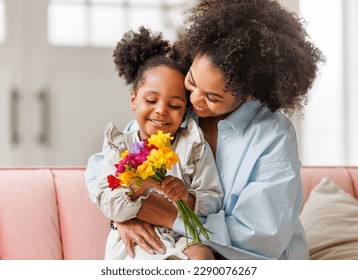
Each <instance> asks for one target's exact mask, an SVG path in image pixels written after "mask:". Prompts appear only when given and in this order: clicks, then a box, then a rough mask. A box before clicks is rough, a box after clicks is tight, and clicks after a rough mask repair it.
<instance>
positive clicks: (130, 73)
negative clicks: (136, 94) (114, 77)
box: [113, 26, 171, 84]
mask: <svg viewBox="0 0 358 280" xmlns="http://www.w3.org/2000/svg"><path fill="white" fill-rule="evenodd" d="M170 50H171V46H170V43H169V41H167V40H164V39H163V37H162V33H154V32H152V31H151V30H150V29H147V28H145V27H144V26H141V27H140V28H139V32H134V31H133V30H131V31H128V32H126V33H125V34H124V36H123V38H122V39H121V40H120V41H119V42H118V43H117V46H116V48H115V49H114V52H113V57H114V63H115V65H116V69H117V72H118V75H119V76H120V77H123V78H124V79H125V81H126V83H127V84H131V83H133V82H134V81H135V79H136V76H137V74H138V72H139V69H140V68H141V67H142V66H143V65H145V63H146V62H147V61H148V60H149V59H151V58H153V57H156V56H166V55H167V54H168V52H169V51H170Z"/></svg>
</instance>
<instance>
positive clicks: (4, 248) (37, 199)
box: [0, 169, 62, 260]
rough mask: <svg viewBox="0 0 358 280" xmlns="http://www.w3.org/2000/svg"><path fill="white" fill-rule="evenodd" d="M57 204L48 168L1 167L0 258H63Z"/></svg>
mask: <svg viewBox="0 0 358 280" xmlns="http://www.w3.org/2000/svg"><path fill="white" fill-rule="evenodd" d="M20 170H21V172H19V171H20ZM56 204H57V203H56V192H55V187H54V183H53V179H52V174H51V172H50V171H49V170H41V169H38V170H27V169H9V170H7V169H1V170H0V209H1V211H0V259H13V260H16V259H17V260H19V259H20V260H27V259H37V260H45V259H52V260H57V259H62V246H61V239H60V231H59V221H58V212H57V205H56Z"/></svg>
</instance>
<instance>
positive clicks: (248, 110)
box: [219, 100, 262, 134]
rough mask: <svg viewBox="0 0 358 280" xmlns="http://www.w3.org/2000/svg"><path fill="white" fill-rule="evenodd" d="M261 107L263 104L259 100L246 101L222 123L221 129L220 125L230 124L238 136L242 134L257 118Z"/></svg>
mask: <svg viewBox="0 0 358 280" xmlns="http://www.w3.org/2000/svg"><path fill="white" fill-rule="evenodd" d="M261 107H262V104H261V103H260V101H259V100H251V101H246V102H245V103H243V104H242V105H241V106H240V107H239V108H237V109H236V110H235V111H233V112H232V113H231V114H230V115H229V116H227V117H226V118H225V120H223V121H220V122H219V128H220V123H228V124H229V125H230V126H231V127H232V128H233V129H234V130H235V132H236V133H237V134H240V133H241V132H243V131H244V130H245V129H246V127H247V126H248V125H249V124H250V123H251V121H252V120H253V119H254V118H255V116H256V114H257V113H258V112H259V110H260V109H261Z"/></svg>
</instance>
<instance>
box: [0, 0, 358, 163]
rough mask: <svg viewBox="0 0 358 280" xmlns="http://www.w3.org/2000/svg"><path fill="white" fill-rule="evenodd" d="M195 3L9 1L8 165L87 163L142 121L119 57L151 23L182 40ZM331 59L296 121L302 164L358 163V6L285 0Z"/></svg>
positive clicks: (3, 23) (2, 140) (0, 71)
mask: <svg viewBox="0 0 358 280" xmlns="http://www.w3.org/2000/svg"><path fill="white" fill-rule="evenodd" d="M195 2H196V1H195V0H150V1H147V0H0V165H1V166H15V165H16V166H26V165H37V166H41V165H54V166H59V165H71V166H76V165H86V163H87V159H88V157H89V156H90V155H91V154H92V153H94V152H97V151H100V150H101V146H102V142H103V130H104V127H105V126H106V124H107V123H108V122H110V121H112V122H113V123H115V124H116V125H117V127H118V128H120V129H122V128H124V126H125V125H126V124H127V123H128V121H130V120H131V119H132V118H133V115H132V113H131V111H130V110H129V97H130V90H129V88H128V87H127V86H125V85H124V83H123V82H122V81H121V79H120V78H119V77H118V76H117V73H116V71H115V68H114V64H113V58H112V52H113V49H114V47H115V45H116V43H117V42H118V41H119V40H120V38H121V37H122V35H123V33H124V32H125V31H127V30H129V29H137V28H138V27H139V26H140V25H145V26H147V27H150V28H152V29H153V30H156V31H161V32H163V34H164V37H165V38H167V39H169V40H175V38H176V36H177V32H176V31H177V29H178V28H179V27H180V26H181V24H182V22H183V19H184V14H183V11H184V10H185V9H186V8H188V7H190V6H191V5H192V4H194V3H195ZM279 2H281V3H282V5H283V6H285V7H286V8H288V9H289V10H291V11H292V12H295V13H297V14H298V15H299V16H300V17H302V18H304V19H305V22H306V24H307V30H308V32H309V34H310V35H311V38H312V40H313V41H314V42H315V43H316V44H317V46H319V47H320V48H321V50H322V51H323V53H324V55H325V56H326V60H327V61H326V63H325V64H324V65H320V72H319V76H318V79H317V80H316V82H315V85H314V87H313V88H312V90H311V92H310V99H309V103H308V105H307V106H306V108H305V110H304V111H303V112H302V113H301V114H300V115H297V116H292V117H291V119H292V121H293V123H294V125H295V127H296V131H297V135H298V139H299V152H300V157H301V161H302V164H303V165H323V166H327V165H358V145H357V143H358V111H357V107H358V96H357V93H358V90H357V89H358V55H357V50H358V28H357V27H358V23H357V21H358V1H356V0H329V1H325V0H279Z"/></svg>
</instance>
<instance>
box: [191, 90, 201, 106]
mask: <svg viewBox="0 0 358 280" xmlns="http://www.w3.org/2000/svg"><path fill="white" fill-rule="evenodd" d="M200 99H201V95H200V93H199V91H198V90H197V89H194V90H192V91H191V93H190V101H191V103H193V102H198V101H200Z"/></svg>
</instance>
